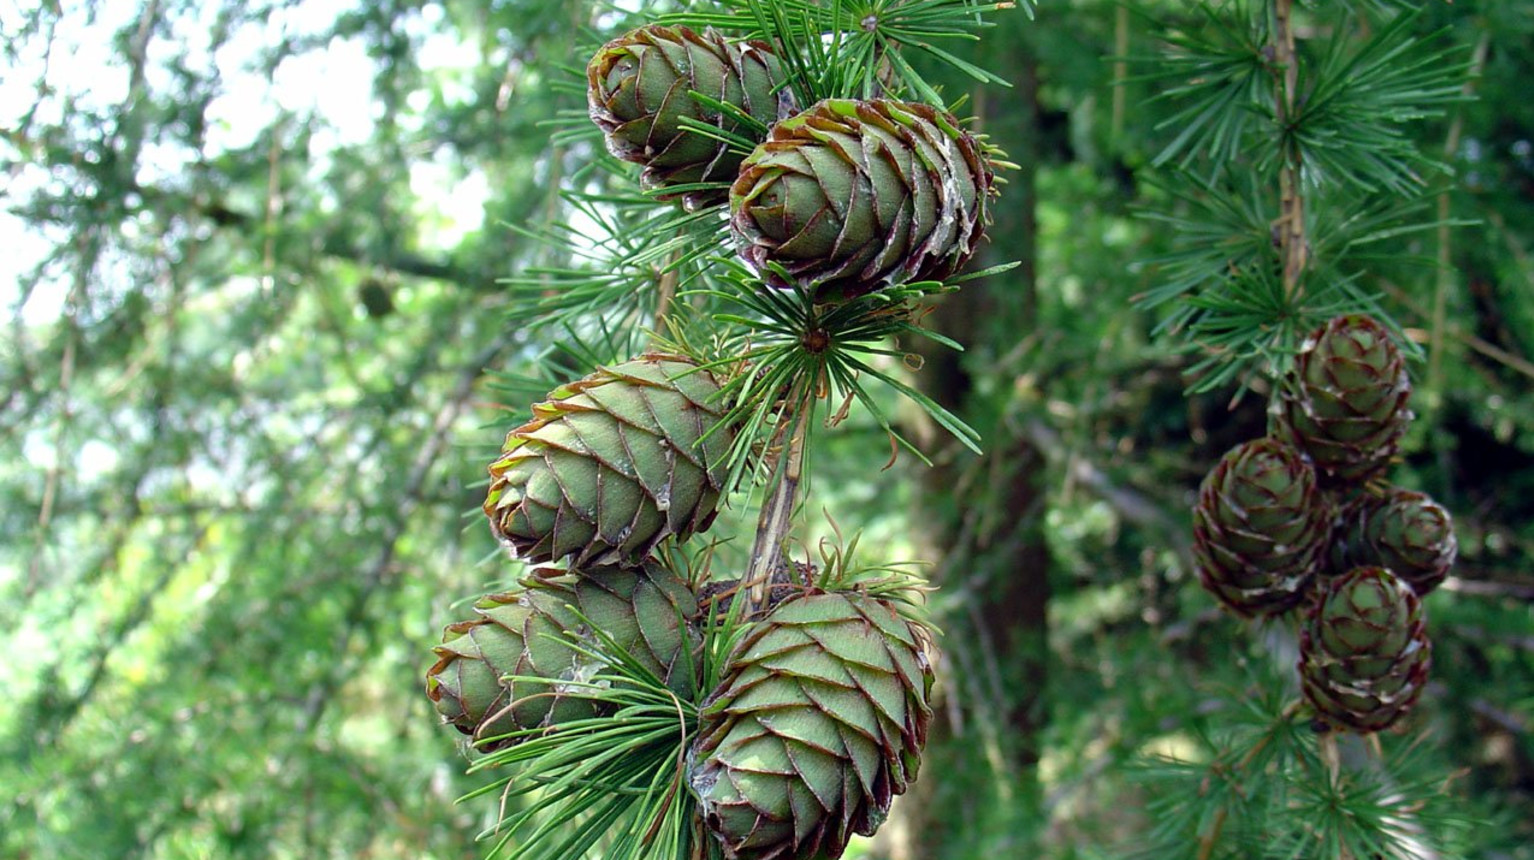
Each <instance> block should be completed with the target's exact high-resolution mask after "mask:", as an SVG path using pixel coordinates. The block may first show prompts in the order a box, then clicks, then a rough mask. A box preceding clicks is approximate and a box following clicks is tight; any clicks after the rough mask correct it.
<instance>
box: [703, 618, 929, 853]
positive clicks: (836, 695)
mask: <svg viewBox="0 0 1534 860" xmlns="http://www.w3.org/2000/svg"><path fill="white" fill-rule="evenodd" d="M929 646H930V635H929V633H928V631H927V629H926V628H925V627H924V626H922V625H920V624H918V623H915V622H912V621H909V620H907V619H906V618H904V617H902V616H901V615H900V614H899V613H897V612H896V610H895V609H894V608H893V607H892V606H891V605H890V604H889V603H887V602H885V601H883V600H879V599H876V598H873V597H870V596H867V595H860V594H856V593H827V592H809V593H805V594H803V595H802V596H798V597H794V598H791V599H789V600H786V601H784V602H783V603H782V604H781V605H779V606H777V607H776V608H774V609H773V610H772V611H771V612H770V613H768V614H767V615H766V617H765V618H763V619H762V620H761V621H758V622H756V623H755V624H754V625H753V626H752V627H751V629H750V632H748V633H747V634H746V636H745V638H744V639H743V640H742V641H741V642H740V643H739V645H738V646H737V647H736V648H735V649H734V651H733V652H732V654H731V656H730V658H729V661H728V663H727V665H726V667H725V674H724V676H723V679H722V682H721V686H720V688H719V689H718V690H717V691H716V692H715V693H714V694H713V696H711V698H710V700H709V701H708V702H707V703H706V704H705V706H704V709H703V712H702V716H701V720H700V725H699V734H698V737H697V740H696V742H695V744H694V746H693V748H692V750H691V752H690V756H689V775H688V776H689V783H690V785H691V786H692V788H693V791H694V792H695V793H696V794H697V796H698V801H699V811H700V814H701V816H702V818H703V821H704V823H705V825H706V826H707V828H708V829H709V831H710V832H712V833H713V835H714V836H715V838H717V839H718V841H719V844H720V845H721V846H722V848H723V851H724V856H725V857H726V858H729V860H793V858H804V857H815V858H825V860H835V858H837V857H840V856H841V854H842V852H843V851H844V850H845V849H846V846H847V840H848V838H849V837H850V836H851V835H852V834H853V833H859V834H864V835H869V834H872V833H873V832H874V831H875V830H876V829H877V828H878V826H879V825H880V824H881V823H882V822H883V820H884V817H885V814H886V813H887V812H888V809H889V804H890V801H891V799H892V798H893V797H894V796H895V795H898V794H900V793H902V792H904V791H905V789H906V787H907V786H908V785H909V784H910V782H911V780H913V779H915V777H916V772H917V769H918V767H919V765H920V761H921V758H920V756H921V749H922V746H923V744H924V743H925V742H926V737H927V727H928V724H929V722H930V720H931V717H932V710H931V706H930V695H931V689H932V683H933V674H932V666H931V664H930V662H929V658H928V655H927V649H928V647H929Z"/></svg>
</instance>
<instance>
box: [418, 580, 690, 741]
mask: <svg viewBox="0 0 1534 860" xmlns="http://www.w3.org/2000/svg"><path fill="white" fill-rule="evenodd" d="M539 573H540V574H542V575H543V576H542V577H539V578H530V579H528V580H527V581H526V582H525V587H524V588H522V589H519V590H516V591H510V592H505V593H502V594H492V595H489V596H487V597H485V598H483V599H481V600H480V601H479V602H478V603H475V604H474V612H475V614H476V616H477V617H475V618H474V619H472V620H469V621H461V622H458V623H457V624H451V625H449V626H448V627H447V629H446V631H445V632H444V633H443V637H442V644H441V645H439V646H437V648H436V654H437V658H438V659H437V662H436V663H435V664H434V665H433V666H432V667H431V668H430V669H429V670H427V673H426V694H427V696H428V697H430V699H431V700H432V703H433V704H434V705H435V706H436V709H437V712H438V713H439V714H441V715H442V718H443V720H444V721H445V722H447V723H450V724H451V725H453V726H454V727H455V728H457V729H458V730H459V731H460V732H463V733H464V734H466V735H469V736H471V737H472V738H473V740H474V742H475V745H476V748H477V749H479V750H481V751H484V752H489V751H493V750H496V749H500V748H502V747H506V746H510V745H511V744H513V743H516V740H517V739H516V738H501V737H500V736H501V735H505V734H507V733H509V732H519V731H524V730H528V729H539V728H549V727H551V726H555V725H559V724H561V723H567V722H569V721H571V720H579V719H589V718H591V717H595V716H598V715H600V714H601V713H603V712H604V711H605V710H606V708H605V706H604V705H603V703H601V702H599V701H597V700H595V699H592V698H591V697H590V692H591V689H592V688H591V687H590V686H589V684H590V683H592V682H593V679H594V678H596V677H597V675H598V674H599V673H600V672H601V671H602V670H604V669H606V668H608V664H607V663H605V662H603V661H601V660H598V659H594V658H593V656H592V654H593V653H609V652H610V651H611V649H612V647H613V646H616V647H617V648H618V649H620V650H622V651H623V652H625V653H627V654H628V655H629V656H630V657H632V658H633V659H634V660H635V661H637V662H638V663H639V664H641V665H643V666H644V667H645V668H646V669H647V670H648V671H649V672H650V673H651V674H653V675H654V676H655V677H656V678H657V679H659V680H660V681H661V682H663V683H665V684H666V686H667V687H668V688H670V689H671V690H672V691H673V692H675V693H676V694H677V695H678V696H679V697H682V698H684V699H686V700H691V699H692V698H693V697H694V695H695V692H696V685H697V679H696V672H697V669H698V667H699V666H700V665H701V663H700V660H701V654H700V653H699V648H700V647H701V644H702V637H701V635H700V634H699V632H698V630H697V620H698V601H697V596H696V595H695V594H694V593H693V591H692V589H691V588H690V587H689V586H688V584H687V582H686V581H685V580H683V579H682V578H681V577H679V576H677V575H676V574H675V573H673V572H671V571H670V570H668V569H666V568H665V567H663V566H661V565H659V564H656V563H649V564H646V565H645V566H644V567H641V568H613V567H608V568H593V569H590V570H586V571H583V572H581V573H580V574H579V575H576V576H563V577H559V578H547V576H548V574H549V573H550V572H549V571H540V572H539ZM552 573H562V571H553V572H552ZM593 628H595V630H600V631H602V635H598V634H597V633H595V632H594V630H593ZM609 640H610V641H609ZM512 675H517V676H527V678H519V679H518V680H515V681H513V680H510V679H509V678H508V676H512ZM529 678H538V679H546V680H543V681H537V680H529Z"/></svg>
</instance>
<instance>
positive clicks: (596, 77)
mask: <svg viewBox="0 0 1534 860" xmlns="http://www.w3.org/2000/svg"><path fill="white" fill-rule="evenodd" d="M782 82H783V72H782V70H781V68H780V67H779V65H778V58H777V57H776V56H774V55H773V53H772V50H771V48H770V47H769V46H768V45H767V43H765V42H759V41H749V42H729V41H726V40H725V38H724V37H723V36H721V35H719V34H718V33H716V32H714V31H713V30H706V31H704V32H703V33H702V34H701V35H699V34H698V33H695V32H693V31H692V30H689V29H687V28H686V27H663V26H659V25H652V26H649V27H642V28H640V29H638V30H634V31H633V32H630V33H627V34H625V35H623V36H620V37H619V38H617V39H614V40H613V41H611V42H608V43H607V44H606V45H603V46H602V49H601V50H599V51H597V53H596V56H594V57H592V58H591V62H590V63H589V64H588V65H587V66H586V96H587V102H588V104H589V106H590V111H591V119H592V120H593V121H594V122H596V124H597V125H598V126H599V127H600V128H601V129H602V131H603V132H604V133H605V134H606V137H607V148H608V149H609V150H610V151H611V152H612V154H613V155H616V156H618V157H619V158H621V159H623V160H625V161H632V162H636V163H638V164H642V165H644V168H645V169H644V174H643V177H642V181H643V183H644V185H645V187H646V188H649V189H663V188H668V187H671V186H676V185H684V184H689V183H697V182H720V183H723V182H729V181H730V180H733V179H734V178H735V173H736V171H737V170H738V169H739V167H740V162H741V160H742V159H743V158H744V155H743V154H742V153H740V152H737V151H734V150H732V149H731V148H730V146H729V144H726V143H724V142H723V141H721V140H718V139H715V138H713V137H709V136H708V135H706V134H699V133H698V132H696V131H690V130H688V129H687V128H685V127H684V126H683V125H682V119H683V118H686V119H690V120H693V121H695V122H699V123H703V124H705V125H710V126H713V127H715V128H717V129H719V130H720V131H721V132H723V133H727V134H733V135H738V136H744V137H748V138H751V139H752V140H760V133H759V132H758V131H757V130H756V128H755V127H753V126H752V125H750V124H748V123H743V122H740V121H739V120H738V119H737V118H736V117H733V116H730V115H727V114H725V113H722V112H720V111H717V110H714V109H713V108H710V107H706V106H705V105H704V104H703V103H702V102H700V101H698V100H697V99H696V98H693V97H692V96H690V95H688V91H689V90H692V91H695V92H699V93H702V94H704V95H706V96H709V97H710V98H713V99H717V100H718V101H719V102H721V103H724V104H728V105H733V106H735V107H736V108H739V109H740V111H741V112H742V113H744V114H746V115H748V116H750V117H752V118H754V119H755V120H757V121H758V122H759V123H761V126H762V127H763V128H765V127H767V126H770V125H772V124H773V123H774V122H777V121H778V120H779V119H781V118H783V117H785V116H788V115H789V114H790V113H792V112H793V110H794V109H793V106H792V98H791V96H790V94H789V91H788V90H787V89H780V85H781V84H782ZM726 193H727V192H726V190H725V188H724V187H723V186H721V187H720V188H718V189H712V190H697V191H691V192H686V193H683V194H681V195H680V196H681V197H682V200H683V203H684V204H685V205H687V206H688V207H689V208H696V207H699V206H703V205H707V204H710V203H716V202H720V201H722V200H724V198H725V195H726ZM658 196H659V197H660V199H662V200H669V199H671V198H673V197H676V196H678V195H676V194H662V195H658Z"/></svg>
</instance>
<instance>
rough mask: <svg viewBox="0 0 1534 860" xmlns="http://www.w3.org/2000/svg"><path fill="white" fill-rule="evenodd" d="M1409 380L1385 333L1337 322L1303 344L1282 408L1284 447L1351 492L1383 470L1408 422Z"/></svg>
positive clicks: (1363, 319)
mask: <svg viewBox="0 0 1534 860" xmlns="http://www.w3.org/2000/svg"><path fill="white" fill-rule="evenodd" d="M1410 397H1411V380H1410V378H1409V377H1408V376H1407V373H1406V361H1405V360H1404V359H1403V358H1402V357H1401V353H1400V351H1399V350H1397V349H1396V346H1395V343H1394V342H1392V341H1391V339H1390V333H1389V332H1387V331H1386V330H1385V329H1384V327H1383V326H1381V325H1380V324H1379V323H1377V322H1375V321H1374V320H1373V319H1372V318H1370V317H1367V316H1363V315H1358V314H1355V315H1351V316H1340V317H1336V318H1335V319H1332V320H1331V321H1330V322H1328V323H1327V324H1326V325H1324V326H1322V327H1321V328H1320V329H1318V330H1317V331H1315V332H1314V333H1313V334H1311V335H1310V337H1308V338H1306V340H1305V343H1304V345H1303V346H1302V347H1301V350H1300V354H1299V358H1298V359H1297V361H1296V364H1295V384H1294V386H1293V387H1292V390H1291V391H1290V392H1289V394H1288V396H1286V397H1285V398H1284V401H1283V416H1284V421H1283V422H1282V424H1283V427H1284V428H1285V430H1286V432H1287V436H1288V439H1289V441H1290V442H1292V443H1293V444H1294V445H1295V446H1296V447H1297V448H1299V449H1301V450H1302V451H1304V452H1305V453H1306V454H1307V455H1308V456H1309V457H1310V458H1311V460H1312V461H1313V462H1314V463H1315V467H1316V472H1317V474H1318V476H1319V477H1320V478H1321V481H1322V483H1323V485H1326V486H1338V485H1344V486H1357V485H1360V484H1363V483H1364V482H1366V481H1368V480H1369V479H1370V478H1373V477H1374V476H1376V475H1378V474H1379V473H1380V472H1381V471H1383V470H1384V469H1385V467H1386V466H1388V465H1389V463H1390V459H1391V458H1392V457H1393V456H1395V453H1396V450H1397V448H1398V447H1399V446H1400V442H1401V437H1402V436H1403V435H1404V434H1405V433H1406V428H1407V425H1408V424H1410V423H1411V419H1412V413H1411V410H1410V409H1409V408H1407V400H1408V399H1409V398H1410Z"/></svg>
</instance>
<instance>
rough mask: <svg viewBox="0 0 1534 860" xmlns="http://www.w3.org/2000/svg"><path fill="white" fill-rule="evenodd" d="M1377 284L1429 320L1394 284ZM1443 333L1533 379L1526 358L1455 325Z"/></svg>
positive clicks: (1532, 366) (1533, 366) (1532, 364)
mask: <svg viewBox="0 0 1534 860" xmlns="http://www.w3.org/2000/svg"><path fill="white" fill-rule="evenodd" d="M1379 284H1380V286H1381V287H1382V288H1383V289H1384V290H1385V292H1387V293H1389V294H1390V296H1391V298H1393V299H1395V300H1396V301H1398V302H1400V303H1401V305H1403V306H1404V307H1405V308H1406V309H1407V310H1409V311H1411V312H1412V313H1414V314H1416V315H1417V316H1418V317H1421V318H1422V319H1430V318H1431V312H1430V311H1428V310H1427V309H1426V308H1423V307H1422V306H1421V305H1418V304H1417V303H1416V302H1414V301H1412V298H1411V296H1410V295H1409V294H1407V292H1406V291H1405V290H1403V289H1401V288H1400V287H1399V286H1397V285H1396V284H1394V283H1392V282H1390V281H1388V280H1384V279H1381V280H1380V281H1379ZM1444 331H1445V333H1447V335H1448V336H1450V337H1452V338H1454V339H1455V340H1457V341H1459V342H1460V343H1462V344H1464V345H1465V346H1468V347H1470V348H1471V349H1472V350H1474V351H1476V352H1478V353H1480V354H1481V355H1484V356H1486V357H1487V358H1489V359H1491V360H1492V361H1496V362H1498V363H1500V364H1502V365H1504V366H1505V367H1507V368H1509V369H1511V370H1514V371H1517V372H1518V373H1521V374H1523V375H1524V376H1527V377H1529V378H1530V379H1534V361H1529V360H1528V359H1527V358H1524V357H1523V356H1521V355H1516V354H1514V353H1511V352H1508V351H1507V350H1505V349H1503V348H1502V347H1500V346H1497V345H1496V344H1494V343H1491V342H1489V341H1486V340H1483V339H1482V338H1479V337H1477V336H1475V335H1473V334H1468V333H1466V332H1465V331H1464V330H1462V329H1461V328H1460V327H1459V326H1457V325H1446V326H1445V328H1444ZM1440 351H1441V350H1439V349H1436V348H1435V349H1434V353H1435V354H1436V353H1438V352H1440Z"/></svg>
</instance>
